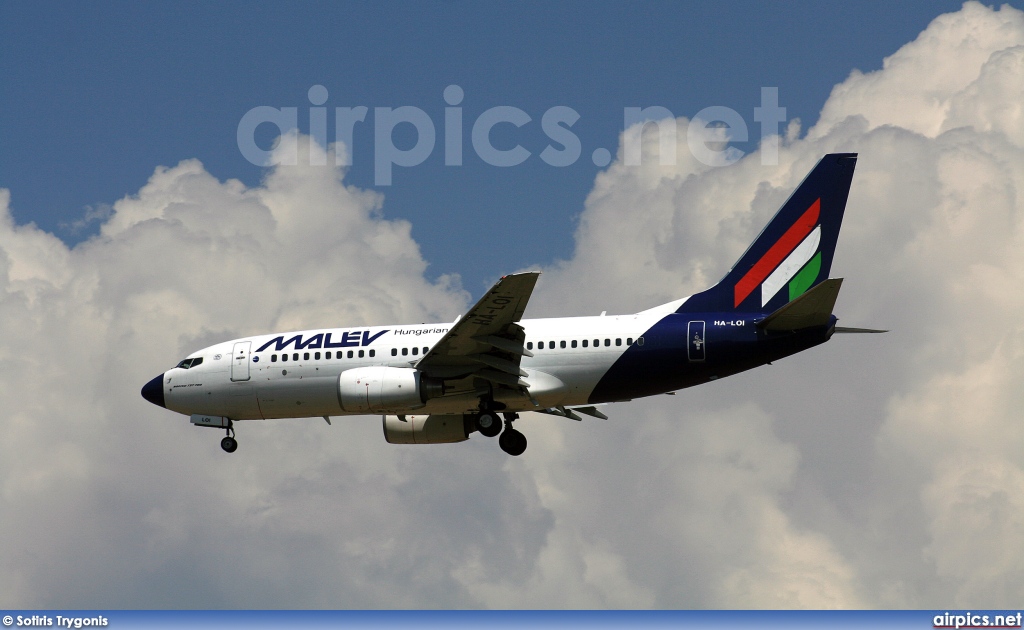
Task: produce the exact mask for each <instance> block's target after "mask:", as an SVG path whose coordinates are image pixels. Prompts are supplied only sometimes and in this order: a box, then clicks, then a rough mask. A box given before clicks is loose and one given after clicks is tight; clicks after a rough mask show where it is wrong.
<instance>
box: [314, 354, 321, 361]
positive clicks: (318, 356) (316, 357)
mask: <svg viewBox="0 0 1024 630" xmlns="http://www.w3.org/2000/svg"><path fill="white" fill-rule="evenodd" d="M313 358H314V359H316V360H317V361H319V360H320V353H319V352H317V353H316V354H314V355H313Z"/></svg>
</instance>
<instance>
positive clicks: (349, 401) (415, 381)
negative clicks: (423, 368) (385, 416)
mask: <svg viewBox="0 0 1024 630" xmlns="http://www.w3.org/2000/svg"><path fill="white" fill-rule="evenodd" d="M443 393H444V385H443V384H442V383H441V381H435V380H433V379H430V378H428V377H426V376H423V374H422V373H421V372H420V371H419V370H416V369H413V368H396V367H385V366H383V365H373V366H370V367H361V368H353V369H351V370H345V371H344V372H342V373H341V376H339V377H338V400H339V401H340V402H341V408H342V409H344V410H345V411H348V412H349V413H374V412H377V411H402V410H405V409H419V408H420V407H423V406H424V405H425V404H426V402H427V400H429V399H430V398H435V397H437V396H440V395H442V394H443Z"/></svg>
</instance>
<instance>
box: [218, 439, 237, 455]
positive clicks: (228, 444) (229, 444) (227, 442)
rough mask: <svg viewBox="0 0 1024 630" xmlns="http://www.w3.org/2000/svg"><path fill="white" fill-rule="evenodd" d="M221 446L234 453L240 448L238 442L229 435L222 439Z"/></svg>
mask: <svg viewBox="0 0 1024 630" xmlns="http://www.w3.org/2000/svg"><path fill="white" fill-rule="evenodd" d="M220 447H221V448H222V449H224V450H225V451H227V452H228V453H234V452H235V449H236V448H238V442H237V441H236V440H235V438H233V437H231V436H230V435H229V436H228V437H226V438H224V439H223V440H221V441H220Z"/></svg>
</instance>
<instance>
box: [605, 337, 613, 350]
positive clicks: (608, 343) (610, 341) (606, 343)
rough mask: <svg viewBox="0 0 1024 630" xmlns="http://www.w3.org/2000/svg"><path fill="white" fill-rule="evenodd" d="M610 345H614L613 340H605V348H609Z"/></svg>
mask: <svg viewBox="0 0 1024 630" xmlns="http://www.w3.org/2000/svg"><path fill="white" fill-rule="evenodd" d="M610 345H612V340H611V339H605V340H604V346H605V347H606V348H607V347H608V346H610Z"/></svg>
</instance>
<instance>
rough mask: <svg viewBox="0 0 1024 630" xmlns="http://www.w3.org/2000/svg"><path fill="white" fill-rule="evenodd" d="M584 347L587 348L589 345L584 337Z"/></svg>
mask: <svg viewBox="0 0 1024 630" xmlns="http://www.w3.org/2000/svg"><path fill="white" fill-rule="evenodd" d="M583 347H584V348H586V347H587V340H586V339H584V340H583Z"/></svg>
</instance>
